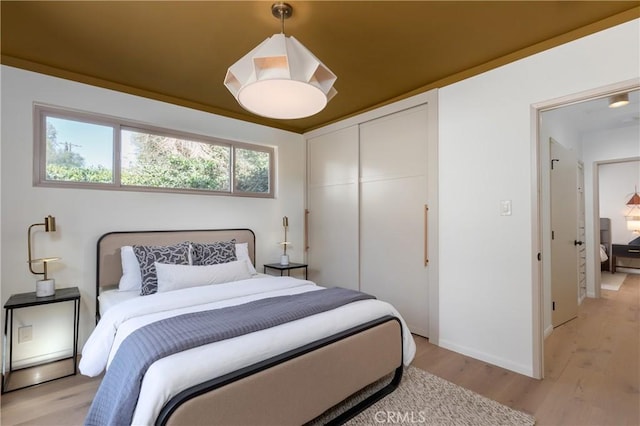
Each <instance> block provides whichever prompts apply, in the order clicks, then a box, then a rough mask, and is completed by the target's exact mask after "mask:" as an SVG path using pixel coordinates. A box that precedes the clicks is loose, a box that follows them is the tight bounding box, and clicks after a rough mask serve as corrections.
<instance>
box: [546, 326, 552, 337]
mask: <svg viewBox="0 0 640 426" xmlns="http://www.w3.org/2000/svg"><path fill="white" fill-rule="evenodd" d="M551 333H553V326H552V325H550V326H549V327H547V328H545V329H544V338H545V339H546V338H547V337H549V336H551Z"/></svg>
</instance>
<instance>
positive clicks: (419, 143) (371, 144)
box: [360, 106, 429, 337]
mask: <svg viewBox="0 0 640 426" xmlns="http://www.w3.org/2000/svg"><path fill="white" fill-rule="evenodd" d="M426 200H427V108H426V106H420V107H415V108H411V109H409V110H406V111H401V112H398V113H395V114H391V115H389V116H385V117H382V118H379V119H376V120H373V121H369V122H367V123H363V124H361V125H360V203H361V204H360V287H361V290H362V291H364V292H367V293H370V294H373V295H375V296H376V297H378V298H379V299H381V300H384V301H388V302H390V303H391V304H392V305H394V306H395V307H396V309H398V311H400V314H402V316H403V317H404V319H405V321H406V322H407V325H408V326H409V328H410V329H411V331H412V332H413V333H416V334H419V335H422V336H427V337H428V330H429V316H428V279H427V266H426V264H425V255H426V254H425V252H424V251H425V238H426V236H425V228H424V227H425V204H426Z"/></svg>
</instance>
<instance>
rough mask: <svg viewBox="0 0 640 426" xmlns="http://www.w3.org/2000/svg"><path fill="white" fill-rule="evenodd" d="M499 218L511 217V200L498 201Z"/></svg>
mask: <svg viewBox="0 0 640 426" xmlns="http://www.w3.org/2000/svg"><path fill="white" fill-rule="evenodd" d="M500 216H511V200H501V201H500Z"/></svg>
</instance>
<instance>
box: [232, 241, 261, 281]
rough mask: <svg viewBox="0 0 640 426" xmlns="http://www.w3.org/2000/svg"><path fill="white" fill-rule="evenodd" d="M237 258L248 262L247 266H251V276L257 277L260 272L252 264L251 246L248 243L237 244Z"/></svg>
mask: <svg viewBox="0 0 640 426" xmlns="http://www.w3.org/2000/svg"><path fill="white" fill-rule="evenodd" d="M236 258H237V259H238V260H245V259H246V260H247V265H248V266H249V270H250V271H251V274H253V275H255V274H257V273H258V272H257V271H256V268H254V267H253V263H251V258H250V257H249V244H248V243H238V244H236Z"/></svg>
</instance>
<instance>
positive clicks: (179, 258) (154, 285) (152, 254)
mask: <svg viewBox="0 0 640 426" xmlns="http://www.w3.org/2000/svg"><path fill="white" fill-rule="evenodd" d="M133 252H134V253H135V254H136V258H137V259H138V263H139V264H140V272H141V274H142V288H141V290H140V295H141V296H146V295H148V294H153V293H155V292H157V291H158V276H157V275H156V265H155V263H156V262H160V263H172V264H175V265H188V264H189V242H188V241H187V242H184V243H179V244H175V245H173V246H133Z"/></svg>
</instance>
